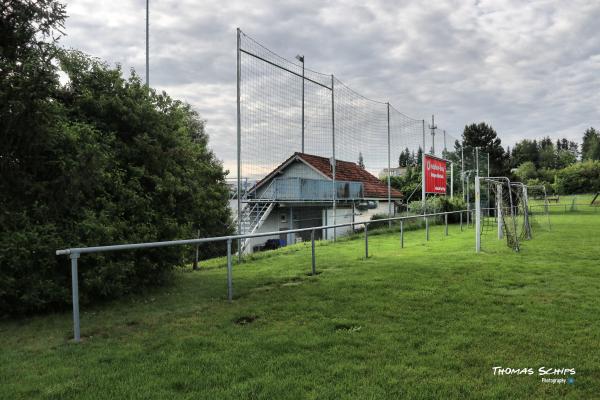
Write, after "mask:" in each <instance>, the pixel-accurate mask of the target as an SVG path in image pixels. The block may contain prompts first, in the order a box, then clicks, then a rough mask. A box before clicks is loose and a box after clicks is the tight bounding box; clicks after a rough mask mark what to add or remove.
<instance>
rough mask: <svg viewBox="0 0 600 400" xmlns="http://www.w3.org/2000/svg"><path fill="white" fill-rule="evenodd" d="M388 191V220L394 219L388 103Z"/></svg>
mask: <svg viewBox="0 0 600 400" xmlns="http://www.w3.org/2000/svg"><path fill="white" fill-rule="evenodd" d="M387 150H388V151H387V157H388V171H387V190H388V218H391V217H392V178H391V175H392V161H391V140H390V103H387ZM391 227H392V221H388V228H391Z"/></svg>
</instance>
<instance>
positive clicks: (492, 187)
mask: <svg viewBox="0 0 600 400" xmlns="http://www.w3.org/2000/svg"><path fill="white" fill-rule="evenodd" d="M486 192H487V193H490V195H489V198H488V199H487V200H486V201H485V202H482V201H481V194H482V193H486ZM475 207H476V210H475V234H476V250H477V252H479V251H481V240H482V238H484V239H489V238H492V237H495V238H497V239H498V240H505V241H506V245H507V246H508V247H510V248H511V249H513V250H514V251H519V250H520V244H521V242H522V241H524V240H528V239H531V221H530V218H529V204H528V196H527V187H526V186H525V185H523V184H521V183H518V182H511V181H510V180H509V179H508V178H506V177H494V178H487V177H486V178H484V177H478V178H476V180H475Z"/></svg>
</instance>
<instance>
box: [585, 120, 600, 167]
mask: <svg viewBox="0 0 600 400" xmlns="http://www.w3.org/2000/svg"><path fill="white" fill-rule="evenodd" d="M581 158H582V159H583V160H600V132H598V131H597V130H596V129H594V128H593V127H592V128H588V129H586V131H585V132H584V134H583V142H582V144H581Z"/></svg>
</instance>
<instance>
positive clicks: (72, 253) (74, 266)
mask: <svg viewBox="0 0 600 400" xmlns="http://www.w3.org/2000/svg"><path fill="white" fill-rule="evenodd" d="M531 206H533V207H536V206H537V205H531ZM531 206H530V207H531ZM539 206H540V207H550V208H563V207H564V210H565V212H566V211H568V210H569V211H581V209H578V208H577V207H584V208H587V209H589V208H590V207H591V208H593V209H594V212H598V209H599V208H600V207H594V206H591V205H590V204H578V203H575V202H571V203H570V204H564V205H562V204H553V205H539ZM567 207H568V208H567ZM474 212H475V210H473V209H467V210H459V211H447V212H439V213H430V214H418V215H409V216H403V217H392V218H382V219H377V220H371V221H361V222H349V223H344V224H336V225H323V226H315V227H310V228H298V229H289V230H286V231H276V232H262V233H254V234H248V235H230V236H217V237H209V238H199V239H184V240H170V241H164V242H148V243H132V244H117V245H109V246H94V247H74V248H69V249H62V250H57V251H56V255H68V256H69V258H70V259H71V285H72V294H73V338H74V340H75V342H79V341H80V339H81V330H80V321H79V283H78V261H77V260H78V259H79V258H80V256H81V255H82V254H91V253H105V252H111V251H125V250H138V249H148V248H156V247H168V246H185V245H195V246H197V245H199V244H202V243H211V242H219V241H227V300H228V301H229V302H231V301H232V300H233V267H232V261H233V259H232V248H231V244H232V242H233V241H234V240H240V241H241V240H243V239H248V238H255V237H264V236H272V235H281V234H290V233H298V232H311V235H310V236H311V264H312V274H313V275H316V257H315V232H316V231H317V230H323V229H337V228H342V227H348V226H350V227H352V228H353V230H354V228H355V227H356V226H360V225H363V226H364V233H365V258H368V257H369V224H378V223H381V222H388V221H390V222H393V221H398V222H400V248H403V247H404V221H407V220H415V219H421V218H423V219H424V220H425V239H426V240H427V241H428V240H429V218H431V217H438V216H443V217H444V224H445V235H446V236H448V215H452V214H459V223H460V230H461V231H462V230H463V214H466V216H467V226H469V218H470V220H471V221H472V220H473V218H472V215H471V214H472V213H474Z"/></svg>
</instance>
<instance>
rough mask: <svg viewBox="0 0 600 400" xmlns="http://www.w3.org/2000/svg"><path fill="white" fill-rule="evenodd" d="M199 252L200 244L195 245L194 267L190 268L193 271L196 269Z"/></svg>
mask: <svg viewBox="0 0 600 400" xmlns="http://www.w3.org/2000/svg"><path fill="white" fill-rule="evenodd" d="M198 239H200V229H198ZM199 252H200V245H199V244H197V245H196V258H195V259H194V267H193V268H192V269H193V270H194V271H196V270H198V257H199Z"/></svg>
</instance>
